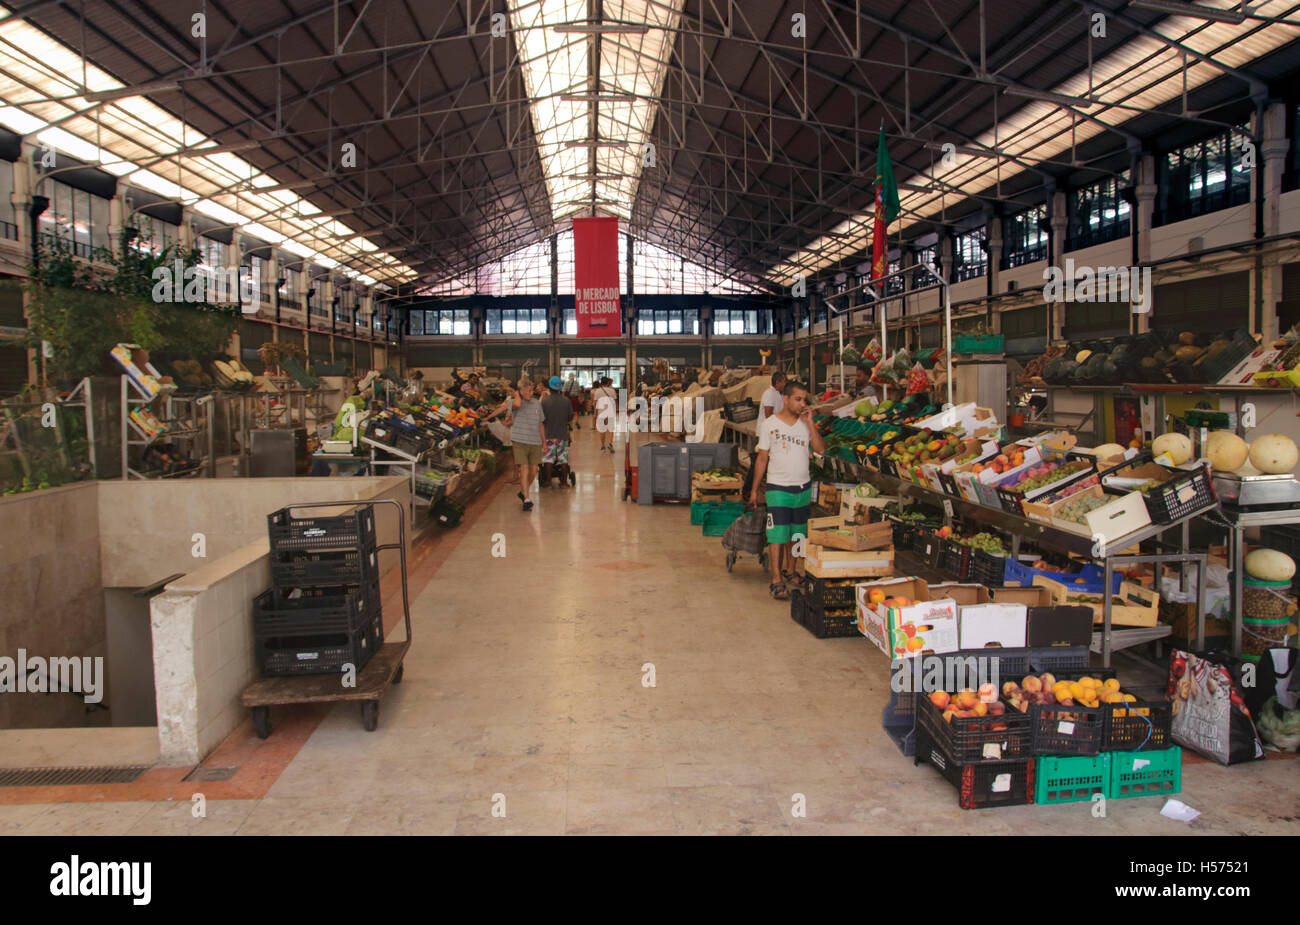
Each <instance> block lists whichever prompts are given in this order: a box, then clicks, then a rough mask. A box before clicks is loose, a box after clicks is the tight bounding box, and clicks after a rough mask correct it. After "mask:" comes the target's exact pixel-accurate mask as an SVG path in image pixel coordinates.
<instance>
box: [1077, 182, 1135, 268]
mask: <svg viewBox="0 0 1300 925" xmlns="http://www.w3.org/2000/svg"><path fill="white" fill-rule="evenodd" d="M1129 182H1130V181H1129V172H1128V171H1127V170H1126V171H1124V172H1123V173H1122V174H1120V175H1119V176H1118V177H1107V178H1106V179H1105V180H1099V181H1098V182H1096V183H1093V184H1091V185H1090V186H1084V187H1081V188H1079V189H1077V190H1075V191H1074V192H1072V193H1070V199H1069V202H1070V207H1069V225H1068V230H1067V232H1066V238H1065V249H1066V250H1068V251H1069V250H1078V249H1079V248H1081V247H1091V246H1092V245H1094V244H1104V243H1106V242H1107V241H1114V240H1115V239H1116V238H1125V237H1128V235H1129V233H1130V231H1131V224H1132V209H1131V207H1130V206H1129V204H1128V201H1127V200H1125V199H1124V193H1123V190H1124V188H1125V187H1126V186H1128V185H1129Z"/></svg>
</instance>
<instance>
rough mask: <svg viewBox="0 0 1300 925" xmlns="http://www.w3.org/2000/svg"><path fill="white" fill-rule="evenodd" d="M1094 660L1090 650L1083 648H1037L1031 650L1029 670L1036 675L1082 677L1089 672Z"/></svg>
mask: <svg viewBox="0 0 1300 925" xmlns="http://www.w3.org/2000/svg"><path fill="white" fill-rule="evenodd" d="M1091 660H1092V656H1091V655H1090V654H1089V648H1088V646H1086V645H1082V646H1035V647H1034V648H1032V649H1030V650H1029V670H1030V671H1031V672H1032V673H1034V674H1042V673H1043V672H1049V673H1051V674H1054V675H1058V676H1061V675H1063V674H1071V673H1073V674H1075V675H1080V674H1083V673H1085V672H1087V670H1088V667H1089V665H1088V663H1089V662H1090V661H1091Z"/></svg>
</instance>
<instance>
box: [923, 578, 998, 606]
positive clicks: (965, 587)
mask: <svg viewBox="0 0 1300 925" xmlns="http://www.w3.org/2000/svg"><path fill="white" fill-rule="evenodd" d="M930 597H932V598H935V599H938V598H941V597H950V598H952V599H953V600H954V601H956V602H957V606H958V607H965V606H967V605H970V604H987V603H989V602H990V601H991V600H993V598H991V597H990V596H989V589H988V588H986V587H984V586H983V585H974V584H960V583H958V582H955V581H953V582H944V583H943V584H938V585H930Z"/></svg>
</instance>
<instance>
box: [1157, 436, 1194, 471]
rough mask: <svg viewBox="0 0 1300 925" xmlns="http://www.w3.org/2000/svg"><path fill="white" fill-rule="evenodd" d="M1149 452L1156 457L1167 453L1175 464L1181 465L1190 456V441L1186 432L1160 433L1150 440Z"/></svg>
mask: <svg viewBox="0 0 1300 925" xmlns="http://www.w3.org/2000/svg"><path fill="white" fill-rule="evenodd" d="M1151 452H1152V453H1153V454H1155V456H1156V458H1157V459H1159V457H1161V456H1164V455H1168V456H1169V459H1170V460H1171V461H1172V462H1173V464H1174V465H1175V466H1181V465H1182V464H1183V463H1185V462H1187V461H1188V460H1189V459H1191V458H1192V441H1191V440H1190V439H1189V438H1188V436H1187V435H1186V434H1161V435H1160V436H1159V437H1156V439H1155V440H1154V441H1153V442H1152V444H1151Z"/></svg>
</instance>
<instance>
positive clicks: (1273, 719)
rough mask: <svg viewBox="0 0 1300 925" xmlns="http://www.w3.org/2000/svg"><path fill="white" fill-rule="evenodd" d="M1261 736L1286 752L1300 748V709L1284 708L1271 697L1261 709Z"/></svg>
mask: <svg viewBox="0 0 1300 925" xmlns="http://www.w3.org/2000/svg"><path fill="white" fill-rule="evenodd" d="M1259 736H1260V738H1261V739H1263V740H1264V741H1265V742H1267V743H1268V744H1269V745H1276V746H1277V747H1278V748H1280V749H1282V751H1284V752H1294V751H1297V750H1300V710H1283V709H1282V707H1281V706H1280V705H1279V704H1278V702H1277V698H1276V697H1270V698H1269V699H1268V701H1267V702H1266V703H1265V704H1264V706H1263V708H1262V709H1261V710H1260V711H1259Z"/></svg>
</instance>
